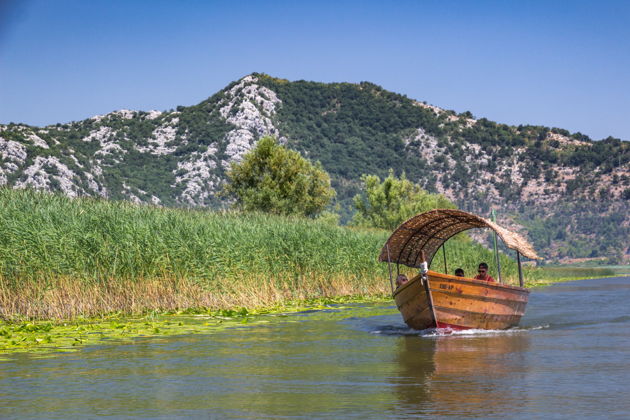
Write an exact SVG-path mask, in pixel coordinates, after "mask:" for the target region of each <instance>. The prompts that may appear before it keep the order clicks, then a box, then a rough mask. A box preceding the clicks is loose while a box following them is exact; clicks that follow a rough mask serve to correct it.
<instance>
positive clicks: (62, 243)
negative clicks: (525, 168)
mask: <svg viewBox="0 0 630 420" xmlns="http://www.w3.org/2000/svg"><path fill="white" fill-rule="evenodd" d="M388 235H389V232H385V231H381V230H365V229H353V228H347V227H339V226H332V225H329V224H326V223H323V222H318V221H316V220H309V219H302V218H287V217H277V216H270V215H265V214H240V213H232V212H214V211H209V210H188V209H172V208H161V207H156V206H150V205H136V204H132V203H129V202H122V201H105V200H99V199H92V198H81V199H70V198H67V197H65V196H61V195H54V194H47V193H40V192H35V191H30V190H10V189H6V188H3V189H0V287H1V289H2V293H0V311H1V312H2V316H3V317H5V318H6V317H11V316H12V315H28V316H42V317H50V316H55V317H57V316H62V315H61V314H64V313H65V315H67V316H75V315H80V314H90V315H94V314H97V313H99V312H102V311H111V310H124V311H134V312H136V311H142V310H147V309H165V308H166V309H172V308H177V307H179V308H181V307H183V306H195V305H201V306H214V307H225V306H234V305H240V306H252V305H258V304H263V305H264V304H274V303H278V302H281V301H282V300H283V299H295V298H311V297H318V296H331V295H336V294H346V295H359V294H363V295H365V294H378V293H381V294H384V293H387V292H388V289H389V281H388V280H387V277H388V274H387V265H386V264H382V263H379V262H377V256H378V254H379V252H380V249H381V247H382V246H383V243H384V242H385V240H386V239H387V237H388ZM447 255H448V259H449V265H450V267H449V271H450V272H452V271H453V270H454V269H455V268H456V266H463V267H464V268H465V269H466V270H467V274H472V272H473V270H475V271H476V264H477V263H478V262H479V261H487V262H488V263H489V264H491V265H493V264H492V261H493V259H492V253H491V252H490V251H488V250H486V249H484V248H482V247H480V246H478V245H476V244H473V243H471V242H470V241H469V240H467V239H456V240H452V241H449V243H448V244H447ZM439 261H441V255H438V256H436V259H435V262H434V263H433V265H434V268H435V269H437V270H439V271H442V268H441V265H440V263H439ZM502 264H503V268H504V273H505V277H510V278H511V279H512V281H514V279H516V266H515V264H514V262H513V261H512V260H509V259H508V258H506V257H504V261H503V263H502ZM407 271H408V272H411V274H413V273H412V271H413V270H407ZM156 282H157V283H156ZM160 282H162V283H163V285H162V286H159V283H160ZM167 286H168V287H167ZM160 287H161V289H160ZM79 290H83V291H84V292H81V293H79V292H78V291H79ZM157 290H162V291H161V292H159V293H163V294H170V295H173V296H171V298H170V300H169V299H166V298H164V299H158V298H156V297H155V296H154V295H155V294H159V293H158V292H157ZM62 291H63V293H62ZM193 291H194V292H193ZM55 293H57V295H58V296H57V297H55V298H52V297H51V296H53V295H54V294H55ZM133 293H136V294H137V296H136V297H135V298H134V299H135V300H134V299H132V298H133V296H131V297H129V296H127V297H125V296H126V295H127V294H133ZM143 293H144V294H145V295H146V294H147V293H149V294H151V295H152V296H154V298H152V299H145V298H144V297H143V296H141V295H142V294H143ZM108 294H110V295H111V296H110V297H109V298H108V297H103V298H102V299H101V301H108V299H109V301H108V302H110V303H109V304H107V305H100V306H99V305H98V304H97V303H95V302H97V301H98V299H97V298H89V296H92V295H97V296H107V295H108ZM265 294H268V295H269V296H267V297H265ZM64 295H68V296H69V297H68V299H67V300H66V301H65V302H64V301H63V299H62V298H61V297H60V296H64ZM72 295H73V296H74V297H73V296H72ZM79 295H80V296H82V297H77V296H79ZM177 295H181V296H179V297H177ZM195 295H196V296H198V297H199V298H198V299H197V300H195V299H193V298H192V296H195ZM113 296H116V297H115V298H114V297H113ZM128 298H129V299H132V300H133V302H135V303H133V304H132V303H130V302H131V300H129V299H128ZM180 298H181V299H180ZM55 299H58V300H57V301H56V302H57V303H54V302H55ZM79 300H81V301H82V302H83V303H81V302H79ZM88 301H90V302H92V303H91V304H90V305H87V304H84V303H86V302H88ZM20 302H21V303H20ZM68 302H72V303H70V305H73V306H74V309H72V310H71V309H67V310H65V311H62V310H52V309H50V305H53V306H54V305H59V306H63V305H67V304H68ZM115 302H118V304H116V303H115ZM138 302H142V303H141V304H140V303H138ZM152 302H155V303H154V304H152ZM168 302H170V303H168ZM79 307H80V308H83V309H81V310H77V309H76V308H79ZM10 308H12V309H10ZM29 308H30V309H29ZM46 308H48V309H46ZM90 308H92V309H90Z"/></svg>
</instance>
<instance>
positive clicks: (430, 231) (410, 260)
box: [379, 209, 539, 267]
mask: <svg viewBox="0 0 630 420" xmlns="http://www.w3.org/2000/svg"><path fill="white" fill-rule="evenodd" d="M475 228H490V229H492V230H494V231H495V232H496V233H497V234H498V235H499V237H500V238H501V239H502V240H503V242H504V243H505V245H506V246H507V247H508V248H510V249H514V250H516V251H518V252H520V253H521V255H524V256H525V257H527V258H532V259H539V257H538V255H536V251H534V248H533V247H532V246H531V245H530V244H529V242H527V240H526V239H525V238H523V237H522V236H521V235H519V234H518V233H514V232H510V231H509V230H507V229H504V228H502V227H501V226H499V225H497V224H496V223H493V222H491V221H490V220H487V219H484V218H483V217H479V216H476V215H474V214H471V213H466V212H465V211H461V210H450V209H438V210H431V211H428V212H426V213H422V214H418V215H416V216H414V217H412V218H411V219H409V220H407V221H406V222H404V223H403V224H402V225H400V226H398V228H397V229H396V230H395V231H394V233H392V235H391V236H390V237H389V239H388V240H387V242H386V243H385V245H384V246H383V249H382V250H381V255H380V257H379V261H388V260H389V261H390V262H393V263H398V264H403V265H406V266H409V267H420V264H421V263H422V258H421V252H422V251H424V253H425V257H426V259H427V262H429V263H430V262H431V260H432V259H433V256H434V255H435V253H436V252H437V250H438V249H439V248H440V246H442V244H443V243H444V242H446V241H447V240H448V239H449V238H451V237H452V236H454V235H456V234H458V233H459V232H463V231H465V230H468V229H475ZM388 248H389V258H388Z"/></svg>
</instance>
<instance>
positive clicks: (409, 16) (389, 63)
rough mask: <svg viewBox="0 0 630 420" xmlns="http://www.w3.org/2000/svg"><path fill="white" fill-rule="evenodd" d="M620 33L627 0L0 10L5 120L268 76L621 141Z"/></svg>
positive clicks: (67, 4)
mask: <svg viewBox="0 0 630 420" xmlns="http://www.w3.org/2000/svg"><path fill="white" fill-rule="evenodd" d="M629 22H630V1H618V2H615V1H526V0H523V1H455V0H453V1H445V0H436V1H404V0H397V1H385V0H384V1H381V2H376V1H343V0H336V1H323V0H321V1H311V2H306V1H267V2H263V1H191V0H187V1H157V0H153V1H139V0H126V1H116V0H82V1H80V0H47V1H44V0H30V1H29V0H24V1H8V0H0V122H1V123H7V122H10V121H13V122H24V123H28V124H33V125H45V124H51V123H56V122H67V121H72V120H81V119H84V118H87V117H90V116H92V115H95V114H103V113H107V112H110V111H113V110H116V109H121V108H127V109H139V110H149V109H158V110H165V109H171V108H175V107H176V106H177V105H193V104H196V103H198V102H200V101H201V100H203V99H205V98H207V97H208V96H210V95H212V94H213V93H215V92H216V91H218V90H220V89H221V88H223V87H224V86H225V85H227V84H228V83H229V82H231V81H233V80H236V79H238V78H240V77H242V76H244V75H246V74H248V73H251V72H263V73H268V74H270V75H272V76H276V77H281V78H286V79H289V80H301V79H305V80H314V81H321V82H333V81H334V82H360V81H364V80H365V81H370V82H373V83H376V84H378V85H381V86H383V87H384V88H385V89H388V90H391V91H394V92H398V93H402V94H405V95H407V96H409V97H410V98H414V99H417V100H420V101H427V102H429V103H431V104H434V105H438V106H441V107H444V108H447V109H454V110H456V111H458V112H462V111H466V110H470V111H471V112H472V113H473V114H474V115H475V116H477V117H486V118H489V119H491V120H495V121H498V122H504V123H508V124H521V123H522V124H540V125H547V126H553V127H561V128H566V129H568V130H570V131H580V132H583V133H585V134H588V135H589V136H591V137H593V138H595V139H600V138H603V137H606V136H608V135H612V136H615V137H619V138H622V139H626V140H627V139H630V23H629Z"/></svg>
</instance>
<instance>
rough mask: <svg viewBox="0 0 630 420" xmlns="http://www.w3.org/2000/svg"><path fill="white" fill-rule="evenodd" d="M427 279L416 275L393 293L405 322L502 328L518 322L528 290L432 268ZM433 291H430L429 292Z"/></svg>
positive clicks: (417, 326)
mask: <svg viewBox="0 0 630 420" xmlns="http://www.w3.org/2000/svg"><path fill="white" fill-rule="evenodd" d="M427 278H428V284H427V282H424V281H422V279H421V277H420V276H416V277H414V278H413V279H411V280H410V281H409V282H407V283H405V284H403V285H402V286H401V287H399V288H398V289H397V290H396V291H395V292H394V300H395V301H396V305H397V306H398V310H399V311H400V313H401V314H402V317H403V320H404V321H405V323H406V324H407V325H408V326H409V327H411V328H413V329H416V330H424V329H426V328H436V327H437V328H451V329H455V330H462V329H471V328H475V329H488V330H497V329H498V330H501V329H506V328H510V327H514V326H516V325H518V323H519V321H520V319H521V317H522V316H523V314H524V313H525V307H526V306H527V300H528V299H529V290H527V289H524V288H522V287H516V286H509V285H505V284H500V283H494V282H491V283H489V282H485V281H482V280H473V279H468V278H464V277H455V276H450V275H446V274H441V273H436V272H433V271H429V273H428V274H427ZM428 291H430V293H428Z"/></svg>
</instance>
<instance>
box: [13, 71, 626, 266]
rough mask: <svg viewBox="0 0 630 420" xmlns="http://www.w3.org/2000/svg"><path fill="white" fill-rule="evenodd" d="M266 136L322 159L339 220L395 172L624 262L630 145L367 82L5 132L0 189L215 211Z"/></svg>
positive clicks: (539, 242)
mask: <svg viewBox="0 0 630 420" xmlns="http://www.w3.org/2000/svg"><path fill="white" fill-rule="evenodd" d="M265 135H273V136H276V137H278V138H279V139H280V141H281V142H282V143H284V144H286V145H287V146H288V147H291V148H293V149H296V150H299V151H300V152H302V153H303V154H304V155H306V156H307V157H308V158H310V159H312V160H319V161H321V162H322V164H323V166H324V168H325V169H326V170H327V171H328V172H329V173H330V174H331V176H332V179H333V186H334V187H335V189H336V190H337V193H338V196H337V199H338V203H337V209H338V210H339V211H340V212H341V213H342V216H343V217H342V219H343V220H348V219H349V217H350V216H351V213H352V206H351V198H352V197H353V196H354V195H355V194H357V193H359V192H360V185H361V184H360V176H361V175H362V174H378V175H381V176H385V175H386V174H387V171H388V170H389V168H393V169H394V170H395V171H396V173H397V174H400V173H402V172H404V173H405V174H406V176H407V177H408V178H410V179H412V180H413V181H415V182H418V183H420V184H421V185H423V186H424V187H425V188H426V189H428V190H430V191H432V192H441V193H443V194H445V195H446V196H448V197H449V198H451V199H452V200H453V201H455V202H456V203H457V204H458V205H459V206H460V207H461V208H463V209H467V210H470V211H474V212H477V213H480V214H488V212H489V210H490V209H491V208H495V209H497V211H498V213H499V214H500V217H501V219H502V220H501V221H502V222H503V223H504V224H509V225H511V226H512V227H513V228H515V229H521V228H525V230H526V231H527V233H528V234H529V236H530V238H531V239H532V240H533V242H534V244H535V246H536V247H537V248H539V249H540V250H541V252H542V254H543V255H545V256H546V257H547V258H549V259H552V260H564V261H566V260H567V259H569V258H573V259H575V258H585V259H588V258H607V259H608V260H609V261H612V262H621V261H623V260H624V259H625V260H627V259H629V258H630V256H629V254H628V252H629V250H628V246H629V244H628V242H629V241H628V237H629V236H630V235H629V234H630V215H629V212H628V207H629V205H628V203H629V200H630V146H629V142H628V141H621V140H619V139H615V138H612V137H609V138H607V139H604V140H600V141H593V140H591V139H590V138H588V137H587V136H585V135H582V134H580V133H570V132H568V131H567V130H563V129H557V128H548V127H541V126H529V125H527V126H524V125H520V126H509V125H505V124H498V123H495V122H492V121H489V120H487V119H485V118H476V117H474V116H473V115H472V114H471V113H470V112H465V113H461V114H457V113H455V112H454V111H449V110H445V109H442V108H439V107H436V106H433V105H428V104H426V103H423V102H418V101H415V100H412V99H409V98H407V97H406V96H403V95H399V94H396V93H392V92H388V91H386V90H384V89H382V88H381V87H379V86H376V85H374V84H371V83H367V82H363V83H359V84H350V83H332V84H324V83H315V82H306V81H297V82H289V81H287V80H282V79H276V78H272V77H270V76H267V75H264V74H256V73H254V74H251V75H248V76H245V77H243V78H242V79H240V80H238V81H236V82H233V83H232V84H230V85H229V86H227V87H226V88H225V89H223V90H221V91H220V92H218V93H216V94H215V95H213V96H212V97H210V98H208V99H207V100H205V101H203V102H201V103H199V104H198V105H194V106H189V107H185V106H179V107H177V109H176V110H170V111H164V112H160V111H129V110H120V111H115V112H112V113H109V114H106V115H98V116H95V117H92V118H90V119H87V120H83V121H76V122H71V123H67V124H56V125H51V126H46V127H33V126H28V125H24V124H13V123H11V124H8V125H0V185H8V186H10V187H12V188H28V187H30V188H36V189H42V190H49V191H61V192H63V193H64V194H67V195H69V196H100V197H105V198H109V199H124V200H131V201H135V202H144V203H153V204H158V205H167V206H212V207H217V206H220V205H221V202H220V199H219V198H218V197H217V192H218V191H219V190H220V189H221V186H222V183H223V182H224V180H225V171H226V169H228V168H229V165H230V163H231V162H233V161H236V160H239V159H240V158H241V157H242V156H243V154H244V153H246V152H247V151H248V150H250V149H251V148H252V147H253V145H254V144H255V142H256V141H257V140H258V139H259V138H260V137H261V136H265Z"/></svg>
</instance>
